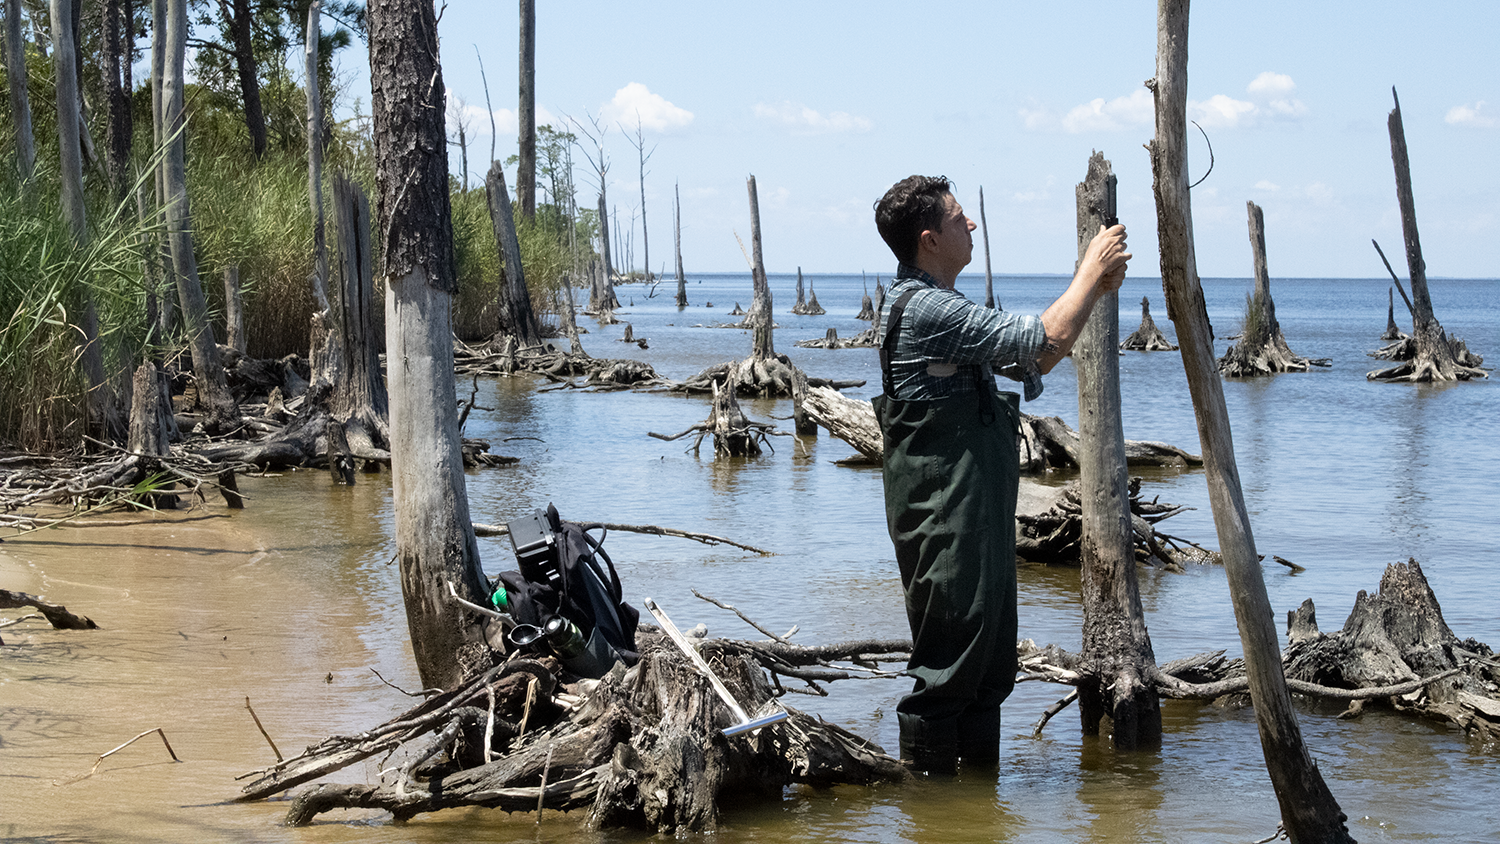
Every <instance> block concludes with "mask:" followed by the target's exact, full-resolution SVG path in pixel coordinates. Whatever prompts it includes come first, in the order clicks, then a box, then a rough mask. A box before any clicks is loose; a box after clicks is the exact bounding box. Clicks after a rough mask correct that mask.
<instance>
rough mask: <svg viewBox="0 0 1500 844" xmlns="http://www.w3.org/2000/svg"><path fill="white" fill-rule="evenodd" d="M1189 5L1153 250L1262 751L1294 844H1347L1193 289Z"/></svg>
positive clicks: (1158, 180)
mask: <svg viewBox="0 0 1500 844" xmlns="http://www.w3.org/2000/svg"><path fill="white" fill-rule="evenodd" d="M1187 47H1188V0H1159V3H1158V5H1157V54H1156V76H1155V77H1154V78H1153V79H1152V80H1151V81H1150V82H1149V84H1148V85H1147V87H1148V88H1149V89H1150V90H1151V92H1152V96H1153V100H1154V102H1155V111H1156V136H1155V137H1154V138H1153V139H1152V141H1151V143H1150V145H1149V148H1148V149H1149V152H1150V156H1151V172H1152V177H1153V181H1154V185H1153V187H1154V189H1155V194H1156V220H1157V227H1156V228H1157V240H1158V244H1159V249H1160V253H1161V275H1162V287H1163V289H1164V291H1165V293H1166V298H1167V315H1168V316H1169V317H1170V318H1171V319H1172V322H1173V323H1174V324H1175V326H1176V328H1177V340H1178V342H1179V343H1180V344H1181V347H1182V348H1181V352H1182V361H1183V368H1184V369H1185V370H1186V372H1187V381H1188V391H1189V393H1190V394H1191V395H1192V399H1193V410H1194V415H1195V417H1196V418H1197V424H1198V436H1199V439H1200V440H1201V442H1202V444H1203V457H1204V463H1205V466H1206V468H1207V472H1208V489H1209V500H1210V502H1211V503H1212V505H1213V513H1214V525H1215V527H1216V528H1217V531H1218V534H1219V547H1220V553H1221V554H1222V556H1223V560H1224V568H1225V572H1226V575H1227V580H1228V583H1229V589H1230V596H1231V600H1232V601H1233V603H1234V610H1235V620H1236V622H1237V623H1238V626H1239V631H1240V642H1241V644H1242V646H1243V647H1244V650H1245V665H1246V673H1247V675H1248V677H1249V681H1250V696H1251V699H1252V700H1253V701H1254V705H1255V719H1256V724H1257V726H1258V728H1259V731H1260V740H1261V750H1262V752H1263V754H1264V757H1265V762H1266V768H1267V770H1268V771H1269V773H1270V778H1271V783H1272V786H1273V787H1274V789H1275V792H1276V797H1277V800H1278V802H1279V804H1280V808H1281V818H1282V824H1283V827H1284V828H1285V830H1286V831H1287V834H1288V835H1289V836H1290V837H1291V839H1292V840H1293V841H1301V842H1325V841H1326V842H1346V841H1351V840H1352V839H1351V838H1350V836H1349V833H1348V831H1347V829H1346V827H1345V825H1344V822H1345V820H1346V817H1345V815H1344V813H1343V812H1342V811H1340V809H1339V806H1338V802H1337V801H1336V800H1335V799H1334V797H1333V794H1332V792H1330V791H1329V789H1328V786H1327V784H1326V783H1325V782H1324V781H1323V777H1322V774H1320V773H1319V772H1318V767H1317V765H1316V764H1315V763H1314V762H1313V760H1312V757H1311V756H1310V755H1309V754H1308V752H1307V747H1306V745H1304V744H1303V742H1302V734H1301V729H1300V728H1299V726H1298V724H1297V715H1296V712H1295V710H1293V709H1292V704H1291V696H1290V694H1289V693H1288V692H1287V688H1286V680H1285V677H1284V676H1283V675H1282V671H1281V659H1280V644H1279V642H1278V639H1277V635H1276V630H1275V628H1274V627H1273V626H1272V624H1271V605H1270V600H1269V599H1268V598H1267V596H1266V584H1265V581H1264V580H1263V579H1262V577H1261V571H1260V562H1259V559H1258V555H1257V554H1256V552H1255V539H1254V537H1253V535H1252V533H1251V530H1250V522H1249V513H1248V511H1247V509H1246V506H1245V500H1244V493H1243V490H1242V489H1241V486H1240V480H1239V470H1238V468H1237V467H1236V465H1235V460H1234V442H1233V438H1232V435H1231V433H1230V427H1229V414H1228V411H1227V409H1226V406H1225V403H1224V387H1223V380H1222V379H1221V378H1220V377H1219V374H1218V369H1217V367H1216V366H1215V362H1214V354H1213V337H1212V329H1211V328H1210V327H1209V322H1208V314H1207V310H1206V308H1205V305H1204V300H1203V287H1202V285H1201V284H1200V282H1199V280H1198V269H1197V258H1196V257H1195V255H1194V247H1193V212H1192V203H1191V200H1190V197H1189V192H1188V184H1189V182H1188V157H1187V88H1188V78H1187V63H1188V49H1187Z"/></svg>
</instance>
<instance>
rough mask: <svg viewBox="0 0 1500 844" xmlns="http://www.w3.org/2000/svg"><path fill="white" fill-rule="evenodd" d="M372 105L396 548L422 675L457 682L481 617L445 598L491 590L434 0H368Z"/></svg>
mask: <svg viewBox="0 0 1500 844" xmlns="http://www.w3.org/2000/svg"><path fill="white" fill-rule="evenodd" d="M368 23H369V33H370V80H371V100H370V103H371V111H372V115H373V118H374V136H375V162H376V185H377V187H378V190H379V215H378V216H379V220H380V223H379V228H378V231H380V232H381V249H380V254H381V261H382V265H381V269H380V275H381V277H382V278H383V280H384V281H385V285H386V290H387V294H386V351H387V356H386V359H387V362H388V366H389V376H388V377H389V386H390V396H391V472H392V477H393V480H392V488H393V493H394V500H395V511H396V556H397V558H398V559H399V561H400V565H401V589H402V594H403V596H404V598H405V603H406V618H407V623H408V625H409V627H410V629H411V640H412V651H413V653H414V655H415V657H416V663H417V670H418V671H419V672H420V674H421V677H422V684H423V685H424V686H428V687H443V688H446V687H448V686H452V685H454V684H456V683H457V681H458V680H459V678H460V675H461V665H460V658H461V657H460V655H459V651H460V649H467V648H482V647H483V641H484V637H483V631H482V628H481V627H480V625H479V624H478V623H476V620H475V619H474V618H473V617H472V616H470V615H469V614H468V613H467V612H466V611H464V610H462V609H461V608H459V607H458V606H457V605H456V604H454V603H453V602H451V601H450V600H449V598H448V589H449V586H450V585H451V586H452V587H453V588H454V589H456V590H457V592H458V595H459V596H460V597H463V598H465V599H467V600H470V601H473V602H476V603H478V602H481V601H483V600H484V599H485V596H486V595H487V594H488V591H489V590H487V589H486V588H485V585H484V575H483V572H482V571H481V570H480V567H479V549H478V546H477V544H476V543H475V540H474V528H473V524H472V522H471V521H470V519H469V498H468V491H467V489H466V488H465V484H464V474H463V458H462V455H461V453H460V449H459V432H458V412H457V405H456V402H455V390H454V383H453V331H452V316H451V309H452V301H453V293H454V291H455V290H456V289H457V286H458V285H457V280H456V278H455V277H454V271H453V228H452V222H451V217H450V208H449V198H448V154H447V144H446V143H444V134H443V94H444V88H443V76H442V67H441V65H440V64H439V60H438V40H437V20H436V18H435V16H434V14H433V7H432V2H431V0H372V2H370V3H369V5H368Z"/></svg>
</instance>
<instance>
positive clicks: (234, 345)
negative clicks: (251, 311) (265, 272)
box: [224, 264, 245, 355]
mask: <svg viewBox="0 0 1500 844" xmlns="http://www.w3.org/2000/svg"><path fill="white" fill-rule="evenodd" d="M243 293H244V291H243V289H242V288H241V287H240V267H239V264H230V265H229V266H227V267H225V268H224V345H226V346H228V347H229V348H230V349H232V350H234V351H236V352H239V353H240V354H241V355H244V354H245V308H244V304H245V303H244V296H243Z"/></svg>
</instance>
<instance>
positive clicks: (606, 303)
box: [589, 188, 620, 313]
mask: <svg viewBox="0 0 1500 844" xmlns="http://www.w3.org/2000/svg"><path fill="white" fill-rule="evenodd" d="M599 257H600V258H601V259H602V260H603V261H604V269H603V273H604V275H603V278H601V279H600V282H599V284H598V285H597V287H596V288H595V290H594V292H593V293H592V294H591V295H590V296H589V310H590V311H594V312H596V313H597V312H600V311H613V310H614V309H615V308H618V307H620V300H619V299H617V298H615V269H614V264H612V263H611V262H610V257H609V211H608V210H607V208H606V206H605V195H604V189H603V188H600V189H599Z"/></svg>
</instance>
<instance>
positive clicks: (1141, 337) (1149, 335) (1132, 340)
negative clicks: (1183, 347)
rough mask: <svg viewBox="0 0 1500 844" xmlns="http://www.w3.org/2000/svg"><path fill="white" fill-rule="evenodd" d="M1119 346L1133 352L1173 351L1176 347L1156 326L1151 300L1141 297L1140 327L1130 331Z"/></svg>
mask: <svg viewBox="0 0 1500 844" xmlns="http://www.w3.org/2000/svg"><path fill="white" fill-rule="evenodd" d="M1120 348H1122V349H1125V350H1127V351H1134V352H1175V351H1177V347H1176V346H1174V345H1172V344H1171V343H1170V342H1168V341H1167V336H1166V335H1165V334H1162V333H1161V329H1160V328H1157V327H1156V321H1155V320H1153V319H1152V318H1151V300H1150V299H1148V298H1146V297H1145V296H1142V297H1141V327H1140V328H1137V329H1136V330H1135V331H1133V332H1131V334H1130V336H1129V337H1126V338H1125V340H1124V342H1122V343H1120Z"/></svg>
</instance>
